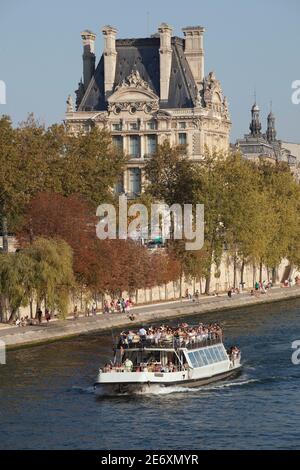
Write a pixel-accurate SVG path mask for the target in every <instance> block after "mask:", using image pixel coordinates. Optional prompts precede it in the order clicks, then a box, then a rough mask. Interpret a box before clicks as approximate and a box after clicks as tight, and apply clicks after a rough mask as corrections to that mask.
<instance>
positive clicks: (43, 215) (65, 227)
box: [17, 192, 180, 296]
mask: <svg viewBox="0 0 300 470" xmlns="http://www.w3.org/2000/svg"><path fill="white" fill-rule="evenodd" d="M95 224H96V217H95V216H94V215H93V209H92V207H91V206H90V204H89V203H87V202H86V201H85V200H84V199H82V197H80V196H79V195H71V196H68V197H65V196H63V195H61V194H56V193H49V192H43V193H39V194H37V195H36V196H35V197H34V198H33V199H32V200H31V202H30V204H29V205H28V207H27V210H26V213H25V215H24V219H23V224H22V228H21V230H20V231H19V232H18V233H17V239H18V242H19V244H20V246H21V247H24V246H26V245H28V244H30V243H32V242H33V241H34V240H35V239H36V238H38V237H41V236H42V237H46V238H51V239H53V238H54V239H55V238H58V239H63V240H65V241H66V242H67V243H68V245H70V247H71V249H72V251H73V269H74V273H75V275H76V278H77V282H78V283H79V284H81V285H82V286H84V287H87V288H89V289H90V290H91V292H92V293H93V294H99V293H101V294H104V293H108V294H110V295H112V296H118V295H121V293H122V291H127V292H135V291H136V290H137V289H141V288H150V287H153V286H156V285H163V284H166V283H168V282H169V281H172V280H176V279H178V277H179V274H180V265H179V263H178V261H176V260H175V258H174V257H173V256H168V255H167V254H166V253H165V252H163V251H159V252H151V251H150V250H148V249H147V248H146V247H145V246H142V245H140V244H139V243H136V242H134V241H132V240H99V239H98V238H97V237H96V230H95Z"/></svg>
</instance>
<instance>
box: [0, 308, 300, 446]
mask: <svg viewBox="0 0 300 470" xmlns="http://www.w3.org/2000/svg"><path fill="white" fill-rule="evenodd" d="M199 318H201V321H218V322H220V323H221V324H222V325H223V327H224V328H225V334H226V343H227V345H228V346H230V345H231V344H238V345H239V346H240V347H241V349H242V359H243V363H244V368H243V373H242V375H241V376H240V377H239V378H238V379H235V380H232V381H228V382H221V383H219V384H217V385H216V384H214V385H212V386H207V387H204V388H201V389H194V390H185V389H181V388H178V389H176V388H174V389H173V390H172V393H168V394H160V395H155V396H154V395H153V396H151V397H149V396H147V397H142V396H141V397H135V398H131V397H115V398H99V397H98V398H96V397H95V396H94V394H93V387H92V384H93V381H94V378H95V376H96V374H97V369H98V367H99V365H100V363H102V362H103V361H104V362H105V361H106V360H107V359H108V358H110V353H111V335H110V334H100V333H98V334H97V333H95V334H90V335H88V336H81V337H78V338H76V339H70V340H66V341H62V342H57V343H52V344H47V345H41V346H36V347H32V348H27V349H23V350H18V351H11V352H9V353H8V358H7V359H8V364H7V365H6V366H0V435H1V440H0V448H1V449H154V450H158V449H167V450H174V449H188V450H193V449H194V450H195V449H300V365H298V366H296V365H293V364H292V362H291V355H292V349H291V344H292V342H293V341H294V340H297V339H299V340H300V301H299V300H298V301H290V302H284V303H276V304H273V305H267V306H258V307H251V308H247V309H241V310H234V311H231V312H225V313H217V314H212V313H210V314H207V315H201V317H198V319H199ZM188 321H190V322H191V323H196V322H197V317H193V318H190V319H189V320H188ZM173 323H176V322H173Z"/></svg>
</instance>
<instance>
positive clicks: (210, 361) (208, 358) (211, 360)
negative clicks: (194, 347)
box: [205, 349, 214, 364]
mask: <svg viewBox="0 0 300 470" xmlns="http://www.w3.org/2000/svg"><path fill="white" fill-rule="evenodd" d="M205 354H206V357H207V360H208V363H209V364H212V363H213V362H214V358H213V357H212V355H211V354H210V350H209V349H206V350H205Z"/></svg>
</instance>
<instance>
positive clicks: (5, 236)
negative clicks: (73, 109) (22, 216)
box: [2, 215, 8, 253]
mask: <svg viewBox="0 0 300 470" xmlns="http://www.w3.org/2000/svg"><path fill="white" fill-rule="evenodd" d="M2 243H3V252H4V253H8V232H7V218H6V217H5V216H4V215H3V216H2Z"/></svg>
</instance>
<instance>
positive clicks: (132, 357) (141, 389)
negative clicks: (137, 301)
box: [94, 330, 241, 395]
mask: <svg viewBox="0 0 300 470" xmlns="http://www.w3.org/2000/svg"><path fill="white" fill-rule="evenodd" d="M144 331H145V330H144ZM140 332H141V330H139V333H140ZM130 334H131V341H127V340H125V343H124V342H122V341H119V342H118V344H117V345H116V347H115V356H114V359H113V361H111V363H110V364H107V365H106V366H105V367H104V368H101V369H99V374H98V377H97V380H96V382H95V384H94V389H95V392H96V394H98V395H119V394H143V393H146V394H147V393H152V392H154V393H155V392H157V391H158V390H159V389H160V388H161V387H170V386H177V385H179V386H181V387H182V386H184V387H199V386H201V385H206V384H209V383H211V382H216V381H219V380H224V379H228V378H230V377H233V376H235V375H238V373H239V372H240V370H241V362H240V359H241V354H240V351H239V350H238V348H236V347H232V348H231V350H230V351H226V349H225V346H224V344H223V341H222V335H220V334H219V335H216V334H214V335H209V336H208V337H206V338H205V339H202V338H201V339H200V340H199V338H193V339H191V338H189V337H187V338H186V337H182V336H177V337H176V336H172V337H169V338H167V339H164V340H162V339H159V340H158V339H157V338H154V339H153V338H151V339H148V337H147V336H146V335H144V336H143V335H138V334H137V333H132V332H130Z"/></svg>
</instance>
